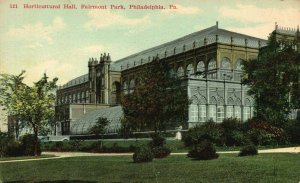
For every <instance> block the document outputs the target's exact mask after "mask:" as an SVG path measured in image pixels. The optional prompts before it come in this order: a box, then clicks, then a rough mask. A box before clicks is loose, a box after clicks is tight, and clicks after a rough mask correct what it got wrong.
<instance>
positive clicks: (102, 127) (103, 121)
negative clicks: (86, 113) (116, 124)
mask: <svg viewBox="0 0 300 183" xmlns="http://www.w3.org/2000/svg"><path fill="white" fill-rule="evenodd" d="M108 124H109V120H108V119H107V118H102V117H99V118H98V119H97V122H96V124H95V125H94V126H92V128H91V129H90V133H92V134H96V135H100V134H104V133H105V131H106V127H107V125H108Z"/></svg>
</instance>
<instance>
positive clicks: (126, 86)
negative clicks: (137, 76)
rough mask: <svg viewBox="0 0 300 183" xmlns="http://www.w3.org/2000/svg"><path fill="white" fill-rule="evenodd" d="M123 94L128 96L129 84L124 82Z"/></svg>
mask: <svg viewBox="0 0 300 183" xmlns="http://www.w3.org/2000/svg"><path fill="white" fill-rule="evenodd" d="M123 92H124V93H125V94H128V84H127V81H124V82H123Z"/></svg>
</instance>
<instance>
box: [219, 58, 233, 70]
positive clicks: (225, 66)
mask: <svg viewBox="0 0 300 183" xmlns="http://www.w3.org/2000/svg"><path fill="white" fill-rule="evenodd" d="M220 68H222V69H231V63H230V60H229V59H228V58H227V57H224V58H222V61H221V65H220Z"/></svg>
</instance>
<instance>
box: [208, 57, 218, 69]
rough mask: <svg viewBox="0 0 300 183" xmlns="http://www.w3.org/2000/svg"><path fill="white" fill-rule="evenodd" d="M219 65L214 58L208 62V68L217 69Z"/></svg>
mask: <svg viewBox="0 0 300 183" xmlns="http://www.w3.org/2000/svg"><path fill="white" fill-rule="evenodd" d="M216 67H217V62H216V61H215V60H214V59H211V60H210V61H209V62H208V70H211V69H215V68H216Z"/></svg>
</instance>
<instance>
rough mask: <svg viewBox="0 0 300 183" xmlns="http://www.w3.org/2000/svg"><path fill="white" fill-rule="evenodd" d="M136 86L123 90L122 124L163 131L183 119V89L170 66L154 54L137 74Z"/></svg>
mask: <svg viewBox="0 0 300 183" xmlns="http://www.w3.org/2000/svg"><path fill="white" fill-rule="evenodd" d="M137 75H138V78H137V79H136V86H135V88H134V90H133V91H131V92H129V94H123V96H122V99H121V105H122V107H123V111H124V116H125V122H126V123H127V124H126V125H125V126H127V127H129V128H130V129H131V130H138V131H141V130H154V131H155V132H159V131H164V130H166V129H167V128H171V127H175V126H179V125H183V122H184V121H186V120H187V117H188V116H187V111H188V104H189V100H188V97H187V91H186V90H185V89H184V87H183V86H182V83H181V79H180V78H178V77H177V76H176V75H175V74H174V73H173V72H172V69H171V68H170V66H169V65H168V64H167V63H166V62H164V61H161V60H159V59H158V58H154V59H153V61H152V62H151V63H149V64H148V65H147V66H146V67H145V68H143V70H140V71H139V73H138V74H137Z"/></svg>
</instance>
